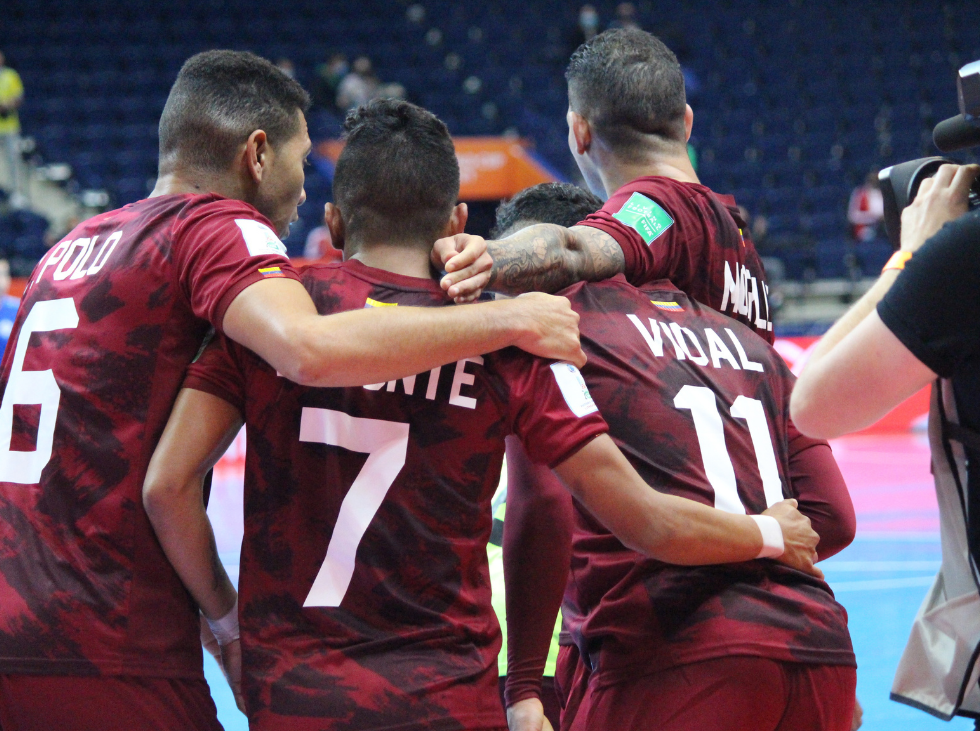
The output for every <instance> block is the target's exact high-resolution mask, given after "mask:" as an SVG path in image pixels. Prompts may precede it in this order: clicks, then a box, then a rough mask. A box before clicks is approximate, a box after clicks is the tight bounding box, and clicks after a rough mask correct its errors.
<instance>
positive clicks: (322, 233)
mask: <svg viewBox="0 0 980 731" xmlns="http://www.w3.org/2000/svg"><path fill="white" fill-rule="evenodd" d="M303 258H305V259H309V260H310V261H340V260H341V259H343V258H344V252H343V250H341V249H336V248H334V245H333V238H332V237H331V236H330V229H329V228H327V227H326V226H317V227H316V228H314V229H311V230H310V232H309V233H308V234H307V235H306V246H304V247H303Z"/></svg>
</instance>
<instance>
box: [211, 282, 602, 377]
mask: <svg viewBox="0 0 980 731" xmlns="http://www.w3.org/2000/svg"><path fill="white" fill-rule="evenodd" d="M223 329H224V331H225V333H226V334H227V335H228V337H230V338H231V339H232V340H235V341H237V342H239V343H241V344H242V345H244V346H245V347H247V348H249V349H250V350H252V351H254V352H255V353H257V354H258V355H259V356H261V357H262V358H263V359H264V360H265V361H266V362H267V363H269V365H271V366H272V367H274V368H275V369H276V370H277V371H278V372H279V373H281V374H282V375H283V376H285V377H286V378H288V379H289V380H291V381H294V382H296V383H301V384H303V385H308V386H325V387H341V386H363V385H365V384H370V383H381V382H384V381H391V380H394V379H397V378H403V377H406V376H412V375H415V374H417V373H422V372H424V371H427V370H431V369H432V368H435V367H437V366H441V365H445V364H446V363H451V362H453V361H457V360H461V359H463V358H468V357H472V356H475V355H482V354H484V353H489V352H492V351H494V350H499V349H501V348H505V347H508V346H511V345H514V346H517V347H519V348H521V349H523V350H527V351H528V352H530V353H533V354H535V355H539V356H542V357H545V358H553V359H556V360H569V361H571V362H573V363H576V364H579V365H581V364H583V363H584V362H585V355H584V354H583V353H582V350H581V348H580V347H579V334H578V315H577V314H575V312H573V311H572V309H571V306H570V305H569V303H568V300H566V299H564V298H562V297H548V296H546V295H536V296H535V297H528V298H523V297H522V298H518V299H515V300H508V301H502V302H485V303H480V304H475V305H464V306H459V307H382V308H368V309H359V310H350V311H347V312H339V313H336V314H332V315H326V316H321V315H318V314H317V312H316V308H315V307H314V305H313V301H312V300H311V299H310V296H309V294H308V293H307V291H306V288H305V287H303V285H302V284H300V283H299V282H297V281H295V280H291V279H286V278H281V279H269V280H264V281H260V282H257V283H255V284H253V285H251V286H250V287H248V288H246V289H245V290H243V291H242V292H241V293H240V294H239V295H238V296H237V297H235V299H234V301H233V302H232V303H231V305H229V307H228V310H227V312H226V314H225V317H224V321H223Z"/></svg>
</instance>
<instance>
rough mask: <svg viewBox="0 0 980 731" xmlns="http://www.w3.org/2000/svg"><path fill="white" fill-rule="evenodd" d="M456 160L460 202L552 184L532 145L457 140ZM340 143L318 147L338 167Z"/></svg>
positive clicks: (515, 140) (516, 141) (497, 140)
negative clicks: (539, 184)
mask: <svg viewBox="0 0 980 731" xmlns="http://www.w3.org/2000/svg"><path fill="white" fill-rule="evenodd" d="M453 144H454V145H455V146H456V157H457V158H458V159H459V178H460V179H459V199H460V200H463V201H481V200H482V201H489V200H500V199H501V198H510V197H511V196H512V195H514V194H515V193H519V192H520V191H522V190H524V189H525V188H528V187H530V186H532V185H537V184H538V183H550V182H552V181H554V180H556V179H557V178H556V177H555V176H554V175H552V174H551V173H550V172H549V171H548V170H547V169H546V168H545V167H544V166H543V165H542V164H541V163H540V162H538V161H537V160H536V159H535V158H534V156H533V155H531V153H530V152H529V151H528V150H529V147H530V145H529V143H528V142H527V141H526V140H522V139H520V138H508V137H455V138H454V139H453ZM343 149H344V143H343V141H341V140H327V141H326V142H321V143H320V144H319V145H318V146H317V152H318V153H319V154H320V155H321V156H323V157H325V158H326V159H328V160H330V162H332V163H334V164H336V162H337V158H339V157H340V151H341V150H343Z"/></svg>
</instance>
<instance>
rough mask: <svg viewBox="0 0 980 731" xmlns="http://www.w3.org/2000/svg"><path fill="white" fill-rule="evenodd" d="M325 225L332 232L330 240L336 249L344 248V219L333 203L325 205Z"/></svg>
mask: <svg viewBox="0 0 980 731" xmlns="http://www.w3.org/2000/svg"><path fill="white" fill-rule="evenodd" d="M323 224H324V225H325V226H326V227H327V228H328V229H329V230H330V240H331V241H332V242H333V246H334V248H335V249H343V248H344V217H343V216H342V215H341V214H340V209H339V208H337V206H335V205H334V204H333V203H324V205H323Z"/></svg>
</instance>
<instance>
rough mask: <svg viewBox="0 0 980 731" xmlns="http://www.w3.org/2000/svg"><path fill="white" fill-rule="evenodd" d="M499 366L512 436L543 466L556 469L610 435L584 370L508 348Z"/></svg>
mask: <svg viewBox="0 0 980 731" xmlns="http://www.w3.org/2000/svg"><path fill="white" fill-rule="evenodd" d="M496 357H497V360H496V365H497V368H498V371H499V372H500V373H501V375H503V377H504V380H505V381H506V383H507V386H508V389H509V391H510V393H509V402H508V411H509V414H508V415H509V418H510V427H511V431H512V432H513V433H514V434H516V435H517V436H518V438H519V439H520V440H521V442H522V443H523V444H524V447H525V449H526V450H527V454H528V456H529V457H530V458H531V460H532V461H533V462H535V463H537V464H546V465H548V467H552V468H553V467H555V466H557V465H559V464H561V463H562V462H564V461H565V460H566V459H568V458H569V457H571V456H572V455H573V454H575V453H576V452H577V451H578V450H580V449H581V448H582V447H584V446H585V445H586V444H588V443H589V442H590V441H592V440H593V439H595V438H596V437H597V436H599V435H600V434H605V433H606V432H608V431H609V427H608V426H606V421H605V419H603V418H602V415H601V414H599V409H598V407H597V406H596V405H595V402H594V401H593V400H592V396H591V394H589V389H588V387H587V386H586V385H585V380H584V379H583V378H582V374H581V373H579V370H578V368H576V367H575V366H573V365H572V364H570V363H556V362H553V361H547V360H543V359H541V358H535V357H533V356H530V355H528V354H527V353H524V352H523V351H520V350H517V349H516V348H508V349H507V350H505V351H501V352H500V353H499V354H498V355H497V356H496Z"/></svg>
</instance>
